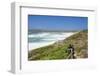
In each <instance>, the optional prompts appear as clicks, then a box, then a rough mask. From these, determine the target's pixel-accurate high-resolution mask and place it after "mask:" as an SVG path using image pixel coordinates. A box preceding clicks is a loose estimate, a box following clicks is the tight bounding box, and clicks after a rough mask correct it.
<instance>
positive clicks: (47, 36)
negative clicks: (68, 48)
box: [28, 32, 74, 51]
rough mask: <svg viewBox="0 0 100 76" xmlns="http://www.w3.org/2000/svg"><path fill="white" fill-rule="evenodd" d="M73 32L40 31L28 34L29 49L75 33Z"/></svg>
mask: <svg viewBox="0 0 100 76" xmlns="http://www.w3.org/2000/svg"><path fill="white" fill-rule="evenodd" d="M73 34H74V33H73V32H40V33H33V34H29V35H28V50H29V51H31V50H32V49H36V48H40V47H44V46H47V45H50V44H53V43H55V42H56V41H59V40H64V39H65V38H67V37H69V36H71V35H73Z"/></svg>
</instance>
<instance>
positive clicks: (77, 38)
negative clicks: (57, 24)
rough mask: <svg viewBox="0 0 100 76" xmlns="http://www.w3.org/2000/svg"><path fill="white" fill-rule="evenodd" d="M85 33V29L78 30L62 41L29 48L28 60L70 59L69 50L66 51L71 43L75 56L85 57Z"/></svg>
mask: <svg viewBox="0 0 100 76" xmlns="http://www.w3.org/2000/svg"><path fill="white" fill-rule="evenodd" d="M87 33H88V31H87V30H84V31H80V32H78V33H76V34H74V35H72V36H70V37H68V38H66V39H64V40H62V41H58V42H55V43H54V44H52V45H49V46H45V47H41V48H38V49H34V50H31V51H29V53H28V60H53V59H70V58H69V52H66V51H67V49H68V46H69V45H70V44H72V45H73V46H74V48H75V57H76V58H87V57H88V35H87Z"/></svg>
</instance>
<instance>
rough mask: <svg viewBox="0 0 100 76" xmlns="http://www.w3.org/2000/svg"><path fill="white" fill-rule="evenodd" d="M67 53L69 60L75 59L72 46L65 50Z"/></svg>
mask: <svg viewBox="0 0 100 76" xmlns="http://www.w3.org/2000/svg"><path fill="white" fill-rule="evenodd" d="M67 51H68V52H69V55H70V58H71V59H75V56H74V54H75V49H74V46H73V45H71V44H70V45H69V47H68V49H67Z"/></svg>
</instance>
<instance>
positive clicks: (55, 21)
mask: <svg viewBox="0 0 100 76" xmlns="http://www.w3.org/2000/svg"><path fill="white" fill-rule="evenodd" d="M87 27H88V17H78V16H77V17H76V16H50V15H28V29H42V30H64V31H65V30H68V31H69V30H75V31H76V30H84V29H87Z"/></svg>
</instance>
